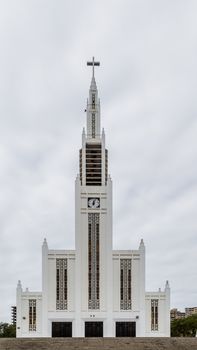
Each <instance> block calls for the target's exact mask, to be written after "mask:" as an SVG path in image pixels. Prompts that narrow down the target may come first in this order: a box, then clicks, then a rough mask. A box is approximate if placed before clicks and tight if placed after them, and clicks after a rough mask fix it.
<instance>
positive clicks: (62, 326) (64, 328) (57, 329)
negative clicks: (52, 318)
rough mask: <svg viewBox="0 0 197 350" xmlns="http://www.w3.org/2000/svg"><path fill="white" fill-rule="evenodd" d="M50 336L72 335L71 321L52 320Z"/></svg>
mask: <svg viewBox="0 0 197 350" xmlns="http://www.w3.org/2000/svg"><path fill="white" fill-rule="evenodd" d="M52 337H72V322H52Z"/></svg>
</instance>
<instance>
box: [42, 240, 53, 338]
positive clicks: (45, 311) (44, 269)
mask: <svg viewBox="0 0 197 350" xmlns="http://www.w3.org/2000/svg"><path fill="white" fill-rule="evenodd" d="M42 336H43V337H50V336H51V334H49V331H48V245H47V241H46V238H45V239H44V242H43V245H42Z"/></svg>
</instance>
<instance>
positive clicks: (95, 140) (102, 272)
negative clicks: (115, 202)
mask: <svg viewBox="0 0 197 350" xmlns="http://www.w3.org/2000/svg"><path fill="white" fill-rule="evenodd" d="M87 65H88V66H92V78H91V84H90V89H89V97H88V99H87V107H86V129H85V128H84V129H83V132H82V148H81V149H80V152H79V175H78V176H77V179H76V191H75V225H76V231H75V240H76V287H77V288H76V310H80V311H78V312H79V313H80V314H79V315H78V317H77V319H78V321H76V322H78V325H77V333H78V334H81V336H84V334H83V330H84V325H83V324H82V323H83V321H82V320H83V318H84V317H85V318H91V317H94V321H96V319H99V320H100V319H101V313H102V314H103V320H104V319H105V322H106V325H105V329H108V328H107V319H106V318H110V317H112V285H113V284H112V181H111V178H110V177H109V175H108V152H107V150H106V148H105V133H104V129H103V130H102V133H101V125H100V124H101V123H100V100H99V97H98V90H97V85H96V81H95V72H94V71H95V66H99V65H100V63H99V62H96V61H95V60H94V57H93V59H92V61H91V62H87ZM79 304H80V305H79ZM90 320H91V319H90ZM111 323H112V322H109V324H110V325H111ZM79 329H80V331H79ZM108 333H109V335H108V336H110V335H112V330H110V329H109V330H108Z"/></svg>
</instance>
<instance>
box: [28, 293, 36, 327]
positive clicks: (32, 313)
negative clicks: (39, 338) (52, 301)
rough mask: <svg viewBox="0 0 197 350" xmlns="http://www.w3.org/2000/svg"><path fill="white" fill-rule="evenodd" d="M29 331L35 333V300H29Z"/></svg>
mask: <svg viewBox="0 0 197 350" xmlns="http://www.w3.org/2000/svg"><path fill="white" fill-rule="evenodd" d="M29 331H31V332H32V331H36V300H35V299H30V300H29Z"/></svg>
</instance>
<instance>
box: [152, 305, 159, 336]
mask: <svg viewBox="0 0 197 350" xmlns="http://www.w3.org/2000/svg"><path fill="white" fill-rule="evenodd" d="M151 331H158V299H152V300H151Z"/></svg>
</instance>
